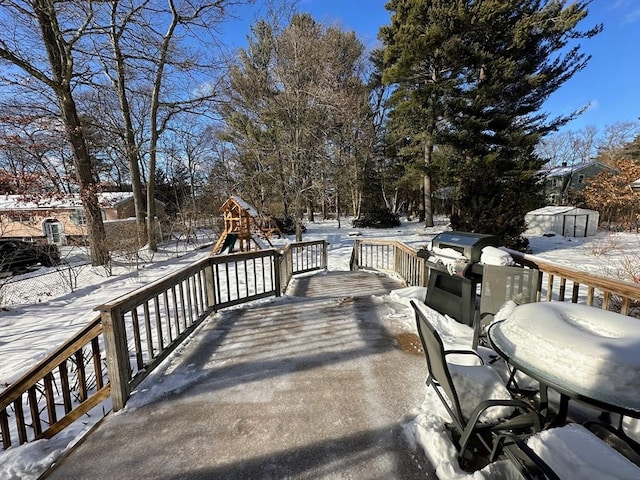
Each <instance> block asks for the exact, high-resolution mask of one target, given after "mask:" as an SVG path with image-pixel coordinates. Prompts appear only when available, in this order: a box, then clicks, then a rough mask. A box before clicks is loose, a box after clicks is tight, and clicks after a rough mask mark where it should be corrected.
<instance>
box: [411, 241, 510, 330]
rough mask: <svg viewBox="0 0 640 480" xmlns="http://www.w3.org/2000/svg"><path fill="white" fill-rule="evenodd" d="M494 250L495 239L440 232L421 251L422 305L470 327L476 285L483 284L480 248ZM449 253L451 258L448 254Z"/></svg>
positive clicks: (472, 319) (474, 309) (474, 305)
mask: <svg viewBox="0 0 640 480" xmlns="http://www.w3.org/2000/svg"><path fill="white" fill-rule="evenodd" d="M487 246H492V247H497V246H498V237H496V236H494V235H485V234H480V233H468V232H443V233H440V234H439V235H437V236H436V237H435V238H434V239H433V240H432V242H431V250H421V251H419V252H418V255H419V256H421V257H423V258H425V260H426V264H427V266H428V267H429V284H428V287H427V298H426V300H425V303H426V304H427V305H429V306H430V307H431V308H433V309H434V310H437V311H438V312H440V313H442V314H446V315H449V316H450V317H452V318H454V319H455V320H457V321H458V322H460V323H464V324H466V325H469V326H473V323H474V315H475V311H476V300H477V294H478V292H477V290H478V285H480V283H481V282H482V265H481V264H479V262H480V256H481V255H482V249H483V248H484V247H487ZM449 254H451V255H449Z"/></svg>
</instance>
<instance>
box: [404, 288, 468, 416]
mask: <svg viewBox="0 0 640 480" xmlns="http://www.w3.org/2000/svg"><path fill="white" fill-rule="evenodd" d="M411 306H412V307H413V310H414V311H415V314H416V326H417V328H418V334H419V336H420V342H421V343H422V349H423V350H424V355H425V358H426V359H427V369H428V371H429V380H428V381H427V382H428V383H429V382H431V383H433V382H435V384H434V385H433V387H434V388H435V390H436V393H438V395H439V396H440V399H441V400H442V402H443V404H444V406H445V407H446V408H447V410H449V413H450V414H451V416H452V417H454V418H453V420H454V421H455V422H456V423H458V425H459V426H460V427H461V428H464V425H465V423H466V421H465V419H464V416H463V414H462V410H461V407H460V400H459V398H458V394H457V392H456V388H455V386H454V384H453V380H452V379H451V373H450V372H449V368H448V367H447V361H446V358H445V349H444V345H443V343H442V339H441V338H440V335H439V334H438V332H437V331H436V329H435V328H434V327H433V325H432V324H431V323H430V322H429V320H427V318H426V316H425V314H424V312H422V310H421V308H420V306H419V305H418V304H417V303H416V301H415V300H411ZM438 386H440V387H441V388H442V390H443V391H444V393H445V395H446V397H447V399H448V402H447V401H446V400H447V399H444V398H443V397H442V395H441V393H440V392H439V391H438V388H437V387H438Z"/></svg>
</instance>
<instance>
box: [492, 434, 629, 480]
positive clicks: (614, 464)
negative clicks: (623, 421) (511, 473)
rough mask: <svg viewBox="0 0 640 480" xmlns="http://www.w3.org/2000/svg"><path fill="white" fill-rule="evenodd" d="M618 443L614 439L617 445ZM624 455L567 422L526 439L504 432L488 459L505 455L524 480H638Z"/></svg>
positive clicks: (593, 435) (596, 437)
mask: <svg viewBox="0 0 640 480" xmlns="http://www.w3.org/2000/svg"><path fill="white" fill-rule="evenodd" d="M620 442H622V439H618V440H616V443H617V445H618V446H620ZM623 453H624V452H621V451H620V450H618V449H616V448H612V445H611V443H610V442H605V441H603V440H602V439H601V438H600V437H599V436H598V435H596V434H594V433H592V431H590V430H589V429H587V428H585V427H584V426H582V425H580V424H578V423H569V424H567V425H565V426H562V427H557V428H550V429H548V430H544V431H543V432H540V433H537V434H534V435H532V436H530V437H528V438H522V437H519V436H517V435H513V434H511V433H503V434H501V435H500V436H499V437H498V439H497V440H496V442H495V445H494V451H493V452H492V453H491V458H490V460H491V461H495V460H496V459H497V458H498V457H499V456H504V457H505V458H507V459H508V460H509V461H510V463H511V464H512V465H513V467H515V469H516V470H517V471H518V472H519V473H520V475H521V476H522V477H523V478H525V479H527V480H533V479H535V480H537V479H549V480H558V479H560V478H562V479H563V480H566V479H571V478H575V479H582V478H629V479H632V478H634V479H635V478H640V467H638V465H637V464H636V463H634V457H632V458H629V457H628V456H625V455H624V454H623Z"/></svg>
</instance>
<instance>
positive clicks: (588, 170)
mask: <svg viewBox="0 0 640 480" xmlns="http://www.w3.org/2000/svg"><path fill="white" fill-rule="evenodd" d="M604 171H615V169H614V168H612V167H610V166H609V165H606V164H604V163H601V162H595V161H594V162H588V163H580V164H577V165H570V166H567V164H566V162H565V163H563V164H562V166H560V167H555V168H552V169H550V170H548V171H546V172H545V188H544V191H545V196H546V199H547V205H563V204H565V203H566V202H567V201H568V199H569V192H571V191H580V190H582V189H583V188H584V186H585V185H586V183H587V181H588V180H589V179H590V178H593V177H595V176H596V175H598V174H599V173H600V172H604Z"/></svg>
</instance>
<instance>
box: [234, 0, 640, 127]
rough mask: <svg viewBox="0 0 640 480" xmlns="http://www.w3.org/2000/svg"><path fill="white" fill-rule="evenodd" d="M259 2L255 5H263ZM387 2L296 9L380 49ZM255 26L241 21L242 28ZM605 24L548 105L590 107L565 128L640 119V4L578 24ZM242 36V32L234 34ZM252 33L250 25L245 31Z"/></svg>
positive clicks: (615, 3)
mask: <svg viewBox="0 0 640 480" xmlns="http://www.w3.org/2000/svg"><path fill="white" fill-rule="evenodd" d="M261 3H262V2H260V0H258V1H257V4H258V5H259V4H261ZM386 3H387V0H300V1H299V2H298V4H297V5H298V11H300V12H309V13H311V14H312V16H313V17H314V18H315V19H316V20H318V21H320V22H322V23H324V24H331V25H333V24H338V25H340V26H342V27H343V28H344V29H345V30H354V31H355V32H356V33H357V34H358V37H359V38H360V40H361V41H362V42H363V43H364V44H365V45H367V46H368V47H370V48H373V47H375V46H376V45H377V38H376V37H377V33H378V29H379V28H380V26H381V25H385V24H388V23H389V22H390V16H389V12H388V11H387V10H385V8H384V5H385V4H386ZM245 22H248V24H249V25H250V24H251V18H247V17H246V16H245V18H243V21H241V22H239V23H240V24H244V25H247V23H245ZM597 23H602V24H604V30H603V32H602V33H600V34H599V35H597V36H596V37H594V38H592V39H589V40H583V41H581V45H582V51H583V52H585V53H587V54H590V55H592V59H591V61H590V62H589V65H588V66H587V67H586V68H585V69H584V70H582V71H581V72H579V73H577V74H576V75H574V77H573V78H571V79H570V80H569V81H568V82H566V83H565V84H564V85H563V86H562V87H561V88H560V89H559V90H558V91H556V92H555V93H554V94H553V95H552V96H551V97H550V98H549V100H548V101H547V103H546V105H545V111H546V112H548V113H550V114H551V115H552V116H555V115H564V114H568V113H570V112H572V111H574V110H576V109H579V108H582V107H585V106H588V109H587V110H586V111H585V112H584V113H583V114H582V115H581V116H580V117H579V118H578V119H576V120H574V121H573V122H571V123H570V124H568V125H567V126H566V127H565V129H568V130H580V129H582V128H584V127H587V126H592V125H593V126H595V127H597V128H598V129H599V130H602V129H603V128H604V127H606V126H607V125H612V124H615V123H617V122H622V121H636V120H638V118H639V117H640V1H639V0H594V1H593V3H592V4H591V5H590V7H589V16H588V17H587V19H586V20H585V21H584V22H583V23H582V24H581V25H580V26H581V28H584V29H588V28H590V27H592V26H593V25H594V24H597ZM236 33H239V32H236ZM246 33H248V27H247V32H246Z"/></svg>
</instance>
